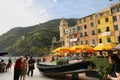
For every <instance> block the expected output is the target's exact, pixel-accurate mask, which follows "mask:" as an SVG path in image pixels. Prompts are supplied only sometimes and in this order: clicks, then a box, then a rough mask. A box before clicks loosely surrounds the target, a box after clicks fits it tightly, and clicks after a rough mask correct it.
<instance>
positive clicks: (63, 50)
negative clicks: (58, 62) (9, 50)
mask: <svg viewBox="0 0 120 80" xmlns="http://www.w3.org/2000/svg"><path fill="white" fill-rule="evenodd" d="M67 51H70V48H69V47H59V48H56V49H54V50H53V51H52V52H53V53H55V52H62V53H65V52H67Z"/></svg>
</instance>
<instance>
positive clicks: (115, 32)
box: [56, 3, 120, 47]
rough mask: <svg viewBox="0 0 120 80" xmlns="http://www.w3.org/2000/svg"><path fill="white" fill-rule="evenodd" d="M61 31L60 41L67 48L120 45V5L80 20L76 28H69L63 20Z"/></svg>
mask: <svg viewBox="0 0 120 80" xmlns="http://www.w3.org/2000/svg"><path fill="white" fill-rule="evenodd" d="M59 30H60V40H59V41H60V42H62V46H66V47H71V46H74V45H83V44H85V45H90V46H93V47H95V46H97V45H101V44H107V43H108V44H109V43H120V3H117V4H114V5H111V6H110V7H109V8H106V9H104V10H102V11H100V12H98V13H94V14H91V15H88V16H86V17H83V18H80V19H78V20H77V24H76V25H74V26H68V23H67V21H66V20H64V19H62V20H61V22H60V26H59ZM56 42H57V41H56Z"/></svg>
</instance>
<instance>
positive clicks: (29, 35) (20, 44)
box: [0, 19, 76, 55]
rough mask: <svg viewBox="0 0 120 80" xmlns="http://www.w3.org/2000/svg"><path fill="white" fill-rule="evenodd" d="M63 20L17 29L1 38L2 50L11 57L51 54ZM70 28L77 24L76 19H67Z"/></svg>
mask: <svg viewBox="0 0 120 80" xmlns="http://www.w3.org/2000/svg"><path fill="white" fill-rule="evenodd" d="M60 20H61V19H55V20H50V21H48V22H45V23H41V24H38V25H34V26H30V27H24V28H23V27H16V28H13V29H11V30H10V31H8V32H7V33H5V34H3V35H1V36H0V50H4V51H7V52H8V53H9V55H23V54H28V55H45V54H48V53H50V46H51V42H52V38H53V36H56V37H57V40H59V28H58V27H59V23H60ZM66 20H67V21H68V23H69V26H73V25H75V24H76V19H66Z"/></svg>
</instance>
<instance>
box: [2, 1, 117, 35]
mask: <svg viewBox="0 0 120 80" xmlns="http://www.w3.org/2000/svg"><path fill="white" fill-rule="evenodd" d="M115 2H118V0H113V1H111V2H110V1H109V0H0V35H2V34H3V33H6V32H7V31H9V30H10V29H12V28H14V27H29V26H32V25H37V24H39V23H44V22H47V21H49V20H53V19H59V18H82V17H85V16H87V15H90V14H93V13H96V12H99V11H101V10H103V9H105V8H107V7H110V5H111V4H113V3H115Z"/></svg>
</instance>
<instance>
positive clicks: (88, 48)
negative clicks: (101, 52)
mask: <svg viewBox="0 0 120 80" xmlns="http://www.w3.org/2000/svg"><path fill="white" fill-rule="evenodd" d="M71 49H72V50H75V51H76V52H83V51H85V52H94V49H93V48H92V47H91V46H88V45H77V46H73V47H71Z"/></svg>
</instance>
